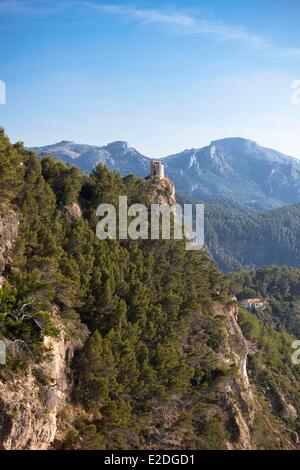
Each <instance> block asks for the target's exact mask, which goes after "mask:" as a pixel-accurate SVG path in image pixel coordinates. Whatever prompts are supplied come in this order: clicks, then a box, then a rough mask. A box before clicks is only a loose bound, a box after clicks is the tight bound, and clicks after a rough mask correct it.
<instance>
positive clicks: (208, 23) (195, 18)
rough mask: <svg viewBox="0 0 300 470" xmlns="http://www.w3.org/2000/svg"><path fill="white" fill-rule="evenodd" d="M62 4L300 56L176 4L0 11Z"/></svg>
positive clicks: (76, 0)
mask: <svg viewBox="0 0 300 470" xmlns="http://www.w3.org/2000/svg"><path fill="white" fill-rule="evenodd" d="M50 5H51V8H52V9H53V10H55V11H58V10H59V9H62V8H63V9H65V8H76V7H77V8H78V7H79V8H89V9H92V10H94V11H97V12H99V13H103V14H107V15H111V16H119V17H120V18H121V19H122V20H125V19H126V20H127V21H128V20H129V21H135V22H137V23H142V24H153V25H158V26H161V27H163V28H165V29H166V30H168V31H169V32H171V33H173V34H180V35H202V36H206V37H211V38H212V39H214V40H217V41H227V42H232V43H236V44H239V45H241V44H243V45H244V46H247V47H250V48H254V49H256V50H258V51H260V52H262V53H265V54H268V55H273V56H276V57H282V58H300V47H282V46H279V45H277V44H275V43H274V42H273V41H271V40H269V39H268V38H266V37H264V36H263V35H261V34H255V33H253V32H251V31H249V30H248V29H246V28H245V27H243V26H236V25H230V24H227V23H224V22H223V21H220V20H218V19H214V18H213V19H211V18H209V19H208V18H205V17H203V16H201V14H200V13H197V14H195V13H193V14H189V13H187V12H185V11H183V10H179V9H177V8H173V9H168V10H166V9H163V8H162V9H153V8H142V7H138V6H129V5H125V4H119V3H115V4H111V3H110V4H108V3H103V2H97V1H94V0H60V1H59V0H56V1H51V2H49V1H48V0H29V1H24V0H10V1H9V0H2V1H1V0H0V14H1V13H12V14H14V13H15V14H16V13H24V12H29V13H30V12H35V13H37V12H41V13H42V12H45V9H46V8H47V7H48V8H50Z"/></svg>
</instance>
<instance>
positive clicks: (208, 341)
mask: <svg viewBox="0 0 300 470" xmlns="http://www.w3.org/2000/svg"><path fill="white" fill-rule="evenodd" d="M0 156H1V159H0V161H1V165H0V192H1V196H2V199H1V217H0V220H1V224H0V231H1V233H0V235H1V237H0V245H1V253H2V258H3V261H2V269H3V272H2V278H1V284H2V287H1V289H0V332H1V339H2V341H4V342H5V344H6V348H7V361H6V364H5V365H0V391H1V399H0V404H1V413H0V424H1V426H0V447H1V448H2V449H50V448H52V449H136V448H138V449H271V448H274V449H295V448H297V446H298V442H299V438H298V434H297V432H298V421H297V416H298V413H299V411H300V409H299V396H300V388H299V383H300V381H299V379H300V376H299V374H300V372H299V367H296V366H294V365H293V364H292V363H291V361H290V350H291V343H292V341H293V340H294V338H293V336H291V335H289V334H287V333H286V332H284V331H276V328H275V327H273V326H272V325H271V326H270V327H268V328H266V327H265V326H264V324H263V323H262V322H260V321H259V320H257V319H255V318H254V319H253V320H249V319H247V317H246V315H247V314H246V313H245V312H244V313H243V312H242V311H241V310H239V307H238V304H237V302H236V299H235V298H234V297H233V296H232V295H230V293H229V289H230V284H229V281H228V280H227V279H225V278H224V277H223V276H222V274H221V273H220V272H219V271H218V269H217V268H216V265H215V264H214V262H212V261H211V260H210V259H209V258H208V257H207V255H206V253H205V251H204V250H203V251H199V252H194V251H186V250H185V243H184V242H181V241H172V240H171V241H160V240H156V241H146V240H145V241H136V242H133V241H126V240H124V241H118V240H105V241H101V240H99V239H98V238H97V237H96V236H95V225H96V223H97V218H96V215H95V211H96V207H97V206H98V205H99V203H101V202H106V203H116V202H117V201H118V196H119V195H120V194H122V195H124V194H127V195H128V198H129V201H130V203H132V202H144V203H145V204H147V205H149V204H150V203H151V201H152V199H153V193H152V191H150V190H149V188H150V186H149V182H147V181H145V180H141V179H139V178H136V177H134V176H129V177H125V178H122V177H121V176H120V175H119V173H117V172H110V171H109V170H108V169H107V168H106V167H105V166H104V165H99V166H98V167H97V168H96V169H95V170H94V171H93V172H92V173H91V174H90V175H82V174H80V173H79V171H78V170H77V169H76V168H68V167H67V166H66V165H64V164H63V163H61V162H58V161H56V160H54V159H52V158H46V159H43V160H42V161H40V160H39V159H38V158H37V157H36V155H35V154H34V153H33V152H31V151H28V150H25V149H24V148H23V146H22V145H21V144H16V145H14V146H13V145H11V144H10V143H9V141H8V139H7V137H5V135H4V132H3V131H1V132H0ZM156 189H157V188H156ZM164 194H165V195H166V196H168V194H167V193H166V191H165V188H164ZM249 315H250V314H249ZM251 318H252V317H251ZM238 322H239V323H240V326H239V324H238ZM249 322H250V323H251V322H254V323H255V325H254V329H253V331H254V333H255V334H254V333H253V335H252V336H251V338H250V336H249V334H248V330H247V328H246V327H245V323H246V324H248V323H249ZM241 328H242V329H241ZM251 331H252V330H251ZM267 345H268V347H269V349H270V348H271V349H270V350H271V353H270V355H265V350H266V348H267ZM256 351H257V353H256ZM256 358H257V360H258V361H259V363H258V366H257V367H258V368H256V369H253V368H252V362H253V361H255V360H256ZM248 361H250V363H251V368H250V369H249V362H248ZM266 369H267V370H268V374H269V375H268V377H267V378H266V380H265V383H266V384H268V383H272V377H273V378H274V379H276V380H274V383H272V389H271V391H269V392H268V393H266V387H265V386H262V385H261V381H260V378H259V373H260V371H263V370H266ZM252 371H255V372H256V371H257V374H256V373H255V374H254V373H253V374H252ZM266 386H268V385H266ZM277 405H280V406H277Z"/></svg>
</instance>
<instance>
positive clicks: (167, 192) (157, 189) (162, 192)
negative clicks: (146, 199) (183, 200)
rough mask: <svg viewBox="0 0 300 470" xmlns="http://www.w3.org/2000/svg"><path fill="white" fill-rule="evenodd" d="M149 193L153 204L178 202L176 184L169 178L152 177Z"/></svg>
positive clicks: (171, 204)
mask: <svg viewBox="0 0 300 470" xmlns="http://www.w3.org/2000/svg"><path fill="white" fill-rule="evenodd" d="M149 194H150V197H151V201H152V204H168V205H169V206H173V205H174V204H176V197H175V186H174V184H173V182H172V181H171V180H169V179H168V178H163V179H161V180H160V179H150V180H149Z"/></svg>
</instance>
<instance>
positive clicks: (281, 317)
mask: <svg viewBox="0 0 300 470" xmlns="http://www.w3.org/2000/svg"><path fill="white" fill-rule="evenodd" d="M229 279H230V281H231V283H232V285H231V287H232V290H233V291H234V292H235V294H236V295H237V298H238V299H239V300H242V299H245V298H253V297H257V296H259V297H261V298H262V299H264V301H265V303H266V304H265V308H264V310H263V311H259V312H257V313H256V315H258V316H259V318H260V319H261V320H262V321H264V322H265V323H266V324H272V325H274V326H275V327H276V329H277V330H281V329H282V328H285V329H286V330H287V331H288V332H289V333H291V334H294V335H295V336H296V337H297V338H299V337H300V269H295V268H288V267H286V266H267V267H265V268H260V269H257V270H254V271H242V272H239V273H231V274H230V275H229Z"/></svg>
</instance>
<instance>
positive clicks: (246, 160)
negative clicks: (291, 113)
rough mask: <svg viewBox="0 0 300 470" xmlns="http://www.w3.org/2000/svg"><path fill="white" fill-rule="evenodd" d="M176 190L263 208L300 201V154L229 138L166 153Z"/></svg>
mask: <svg viewBox="0 0 300 470" xmlns="http://www.w3.org/2000/svg"><path fill="white" fill-rule="evenodd" d="M164 164H165V167H166V169H165V171H166V174H167V175H168V176H169V177H170V178H171V179H173V181H174V183H175V187H176V189H177V191H181V192H183V193H186V194H189V195H192V196H193V197H194V198H196V199H201V200H204V201H206V200H209V199H210V198H211V197H216V196H217V197H226V198H231V199H234V200H238V201H239V202H240V203H243V204H246V205H248V206H252V207H254V208H257V209H259V210H261V209H268V208H273V207H279V206H282V205H285V204H293V203H296V202H299V201H300V160H297V159H295V158H292V157H288V156H286V155H283V154H281V153H279V152H276V151H275V150H271V149H266V148H264V147H261V146H259V145H258V144H257V143H255V142H253V141H250V140H246V139H242V138H229V139H223V140H217V141H213V142H212V143H211V144H210V145H209V146H207V147H204V148H202V149H192V150H185V151H184V152H181V153H179V154H177V155H172V156H169V157H166V158H164Z"/></svg>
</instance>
